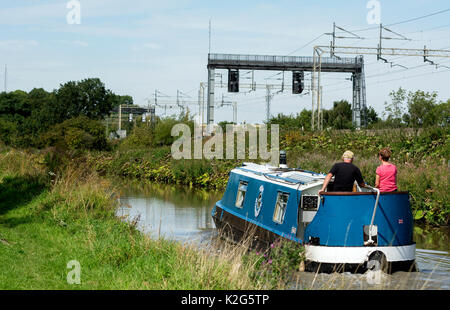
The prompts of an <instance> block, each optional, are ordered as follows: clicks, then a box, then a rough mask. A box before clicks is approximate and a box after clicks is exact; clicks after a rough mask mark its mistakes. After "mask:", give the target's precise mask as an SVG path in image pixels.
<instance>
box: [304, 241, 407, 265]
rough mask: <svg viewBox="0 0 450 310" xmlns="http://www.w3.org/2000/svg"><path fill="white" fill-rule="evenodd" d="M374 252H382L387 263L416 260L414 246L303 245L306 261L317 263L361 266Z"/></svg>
mask: <svg viewBox="0 0 450 310" xmlns="http://www.w3.org/2000/svg"><path fill="white" fill-rule="evenodd" d="M375 251H380V252H383V253H384V255H385V256H386V260H387V261H388V262H398V261H409V260H414V259H415V258H416V244H411V245H404V246H379V247H336V246H321V245H308V244H306V245H305V255H306V259H307V260H309V261H313V262H318V263H331V264H362V263H364V262H366V261H367V260H368V259H369V256H370V254H372V253H373V252H375Z"/></svg>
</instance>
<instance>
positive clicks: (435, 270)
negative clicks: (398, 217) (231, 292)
mask: <svg viewBox="0 0 450 310" xmlns="http://www.w3.org/2000/svg"><path fill="white" fill-rule="evenodd" d="M221 196H222V193H220V192H208V191H203V190H194V189H190V188H187V187H177V186H171V185H153V184H144V183H137V182H136V183H129V184H127V185H121V194H120V197H121V198H120V208H119V210H118V216H120V217H123V218H124V219H126V220H128V221H134V222H136V225H137V227H138V229H139V230H141V231H143V232H144V233H146V234H149V235H150V236H151V237H152V238H160V237H162V238H166V239H171V240H176V241H179V242H182V243H184V242H187V243H191V244H192V243H194V244H195V245H197V246H207V245H208V244H209V243H210V242H211V240H213V238H214V237H215V236H216V230H215V226H214V222H213V220H212V218H211V209H212V207H213V205H214V203H215V202H216V201H218V200H219V199H220V198H221ZM449 235H450V229H449V228H448V227H444V228H433V229H432V228H424V227H417V226H416V227H415V229H414V241H415V242H416V261H417V266H418V268H419V272H413V273H408V272H396V273H394V274H390V275H387V274H384V273H376V272H368V273H366V274H350V273H339V274H337V273H334V274H325V273H319V274H316V273H311V272H297V273H296V274H295V275H293V277H292V281H291V283H290V285H289V286H288V288H289V289H402V290H407V289H443V290H448V289H450V254H449V252H450V249H449Z"/></svg>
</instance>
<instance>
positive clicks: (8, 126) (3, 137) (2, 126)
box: [0, 119, 17, 145]
mask: <svg viewBox="0 0 450 310" xmlns="http://www.w3.org/2000/svg"><path fill="white" fill-rule="evenodd" d="M16 135H17V125H16V124H15V123H13V122H10V121H6V120H3V119H0V141H2V142H3V143H5V144H6V145H10V144H11V143H12V142H13V141H14V138H15V137H16Z"/></svg>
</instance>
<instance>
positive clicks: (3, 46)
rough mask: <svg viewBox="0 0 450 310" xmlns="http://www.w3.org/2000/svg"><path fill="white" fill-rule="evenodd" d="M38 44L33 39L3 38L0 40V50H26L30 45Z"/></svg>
mask: <svg viewBox="0 0 450 310" xmlns="http://www.w3.org/2000/svg"><path fill="white" fill-rule="evenodd" d="M38 45H39V43H38V42H37V41H35V40H4V41H0V50H3V51H9V52H11V51H12V52H17V51H26V50H28V49H29V48H30V47H35V46H38Z"/></svg>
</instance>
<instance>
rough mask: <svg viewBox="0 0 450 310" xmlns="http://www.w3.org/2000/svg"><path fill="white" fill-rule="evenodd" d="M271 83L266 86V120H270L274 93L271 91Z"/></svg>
mask: <svg viewBox="0 0 450 310" xmlns="http://www.w3.org/2000/svg"><path fill="white" fill-rule="evenodd" d="M270 88H271V87H270V85H267V86H266V120H267V122H269V120H270V102H271V101H272V97H273V95H272V94H271V93H270Z"/></svg>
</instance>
